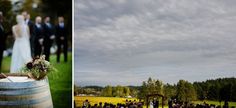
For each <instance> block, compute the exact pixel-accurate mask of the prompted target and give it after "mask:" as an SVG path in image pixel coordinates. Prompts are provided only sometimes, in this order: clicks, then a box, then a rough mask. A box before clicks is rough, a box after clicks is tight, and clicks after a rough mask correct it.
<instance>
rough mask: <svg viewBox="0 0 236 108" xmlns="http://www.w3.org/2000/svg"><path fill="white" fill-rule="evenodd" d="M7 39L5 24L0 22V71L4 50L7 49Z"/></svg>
mask: <svg viewBox="0 0 236 108" xmlns="http://www.w3.org/2000/svg"><path fill="white" fill-rule="evenodd" d="M5 41H6V34H5V32H4V29H3V26H2V25H1V24H0V73H1V67H2V59H3V51H4V50H5V47H6V46H5Z"/></svg>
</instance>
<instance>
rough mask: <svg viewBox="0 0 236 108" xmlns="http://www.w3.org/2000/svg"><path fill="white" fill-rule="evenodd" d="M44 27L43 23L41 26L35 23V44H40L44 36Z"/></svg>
mask: <svg viewBox="0 0 236 108" xmlns="http://www.w3.org/2000/svg"><path fill="white" fill-rule="evenodd" d="M44 35H45V34H44V29H43V26H42V24H41V27H40V28H39V27H37V26H36V24H35V25H34V44H39V39H43V38H44Z"/></svg>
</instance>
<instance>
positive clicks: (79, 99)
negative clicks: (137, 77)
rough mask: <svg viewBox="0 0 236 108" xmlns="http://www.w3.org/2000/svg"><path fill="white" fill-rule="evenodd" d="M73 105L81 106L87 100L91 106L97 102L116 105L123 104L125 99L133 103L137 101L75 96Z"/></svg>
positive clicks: (132, 99)
mask: <svg viewBox="0 0 236 108" xmlns="http://www.w3.org/2000/svg"><path fill="white" fill-rule="evenodd" d="M74 99H75V104H76V106H77V107H78V106H82V105H83V102H84V101H85V100H86V99H88V100H89V102H90V103H91V105H94V104H99V102H102V103H105V102H107V103H112V104H117V103H125V101H126V99H128V100H131V101H134V100H136V101H137V99H136V98H119V97H93V96H75V98H74Z"/></svg>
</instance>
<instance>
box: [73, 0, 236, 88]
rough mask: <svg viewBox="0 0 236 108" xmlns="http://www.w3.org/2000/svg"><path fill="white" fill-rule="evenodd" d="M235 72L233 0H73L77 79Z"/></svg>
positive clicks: (171, 79)
mask: <svg viewBox="0 0 236 108" xmlns="http://www.w3.org/2000/svg"><path fill="white" fill-rule="evenodd" d="M149 77H152V78H155V79H160V80H162V81H163V82H164V83H171V84H173V83H177V81H178V80H179V79H185V80H188V81H190V82H193V81H204V80H206V79H213V78H214V79H215V78H219V77H236V0H207V1H206V0H75V84H77V85H82V86H85V85H100V86H104V85H108V84H111V85H118V84H120V85H141V84H142V81H145V80H147V79H148V78H149Z"/></svg>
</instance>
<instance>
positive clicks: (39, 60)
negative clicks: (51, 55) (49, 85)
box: [22, 55, 56, 80]
mask: <svg viewBox="0 0 236 108" xmlns="http://www.w3.org/2000/svg"><path fill="white" fill-rule="evenodd" d="M54 71H56V69H55V68H54V67H53V66H52V65H51V64H50V62H48V61H47V60H45V55H42V56H40V57H35V58H34V59H33V60H32V61H30V62H29V63H27V64H26V65H25V66H24V67H23V69H22V72H24V73H27V74H28V76H29V77H30V78H33V79H35V80H41V79H44V78H45V77H46V75H47V74H48V73H50V72H54Z"/></svg>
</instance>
